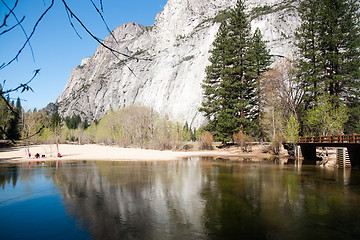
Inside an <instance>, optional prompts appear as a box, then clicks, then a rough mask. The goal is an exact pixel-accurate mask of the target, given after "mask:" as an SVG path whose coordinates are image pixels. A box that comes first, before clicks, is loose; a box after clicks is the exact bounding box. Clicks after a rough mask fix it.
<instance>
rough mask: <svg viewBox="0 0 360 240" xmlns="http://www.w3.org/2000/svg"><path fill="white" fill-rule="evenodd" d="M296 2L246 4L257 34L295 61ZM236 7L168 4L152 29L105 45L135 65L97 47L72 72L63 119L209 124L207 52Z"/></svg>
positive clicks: (119, 34) (126, 30) (135, 28)
mask: <svg viewBox="0 0 360 240" xmlns="http://www.w3.org/2000/svg"><path fill="white" fill-rule="evenodd" d="M296 2H297V1H294V0H267V1H260V0H247V1H245V3H246V6H247V11H248V12H249V14H250V17H251V25H252V30H255V29H256V28H257V27H259V28H260V30H261V32H262V34H263V37H264V39H265V40H267V41H268V47H269V49H270V53H271V54H272V55H274V56H277V57H289V58H291V57H292V56H293V54H294V45H293V42H294V30H295V29H296V28H297V27H298V26H299V24H300V18H299V16H298V13H297V8H296ZM235 3H236V0H192V1H189V0H188V1H184V0H168V3H167V4H166V6H165V7H164V10H163V11H162V12H160V13H159V14H158V15H157V17H156V20H155V23H154V24H153V25H152V26H149V27H145V26H142V25H140V24H137V23H133V22H131V23H127V24H123V25H121V26H119V27H117V28H116V29H115V30H114V31H113V33H112V35H113V36H114V37H115V38H116V41H115V40H114V38H113V36H111V35H109V36H108V37H107V38H106V39H105V40H104V41H105V43H106V44H107V45H109V46H110V47H111V48H113V49H116V50H117V51H119V52H122V53H125V54H127V55H129V56H133V57H132V58H128V59H127V58H122V59H118V58H116V57H115V56H114V55H113V54H112V53H110V52H109V51H108V50H107V49H105V48H103V47H102V46H99V47H98V49H97V50H96V52H95V53H94V55H93V56H91V57H89V58H85V59H83V60H82V62H81V65H80V66H77V67H75V68H74V69H73V71H72V72H71V74H70V77H69V79H68V82H67V84H66V86H65V88H64V90H63V92H62V93H61V95H60V96H59V97H58V99H57V101H56V102H57V105H58V106H59V112H60V114H61V115H62V116H72V115H73V114H77V115H80V116H81V117H82V118H83V119H87V120H88V121H92V120H94V119H99V118H101V117H102V116H103V115H105V114H106V113H107V112H108V111H109V110H111V109H113V110H116V109H119V108H121V107H123V106H129V105H133V104H136V105H143V106H149V107H151V108H153V109H155V110H156V111H157V112H159V113H161V114H168V115H169V116H170V117H171V118H172V119H175V120H177V121H179V122H183V123H185V122H187V123H188V124H189V125H191V126H193V127H198V126H200V125H201V124H203V123H204V121H205V119H204V117H203V116H202V115H201V113H199V112H198V108H199V107H200V106H201V101H202V88H201V83H202V80H203V79H204V78H205V68H206V66H207V65H209V61H208V58H209V56H210V54H209V50H210V49H211V47H212V42H213V40H214V38H215V36H216V33H217V30H218V28H219V26H220V22H221V20H222V19H224V18H226V17H227V15H226V10H228V9H229V8H230V7H232V6H234V5H235Z"/></svg>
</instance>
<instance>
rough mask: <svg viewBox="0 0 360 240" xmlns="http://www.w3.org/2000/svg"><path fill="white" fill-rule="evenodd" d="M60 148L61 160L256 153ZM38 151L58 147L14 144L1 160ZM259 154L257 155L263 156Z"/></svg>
mask: <svg viewBox="0 0 360 240" xmlns="http://www.w3.org/2000/svg"><path fill="white" fill-rule="evenodd" d="M28 150H29V151H30V153H31V155H32V156H31V158H29V156H28V153H27V152H28ZM59 151H60V153H61V154H62V158H61V159H62V160H110V161H121V160H125V161H126V160H131V161H137V160H142V161H165V160H176V159H180V158H185V157H193V156H214V157H244V156H245V157H246V156H247V157H254V156H257V157H259V156H258V154H256V153H250V154H246V153H241V152H240V151H236V150H217V151H196V152H195V151H194V152H193V151H189V152H182V151H158V150H146V149H136V148H120V147H114V146H102V145H92V144H91V145H71V144H61V145H59ZM36 153H39V154H40V156H41V155H45V158H41V159H40V160H44V161H46V160H56V159H58V158H57V148H56V145H36V146H30V147H29V148H27V147H13V148H3V149H0V162H24V161H37V160H38V159H35V157H34V155H35V154H36ZM266 156H267V155H262V156H260V157H266Z"/></svg>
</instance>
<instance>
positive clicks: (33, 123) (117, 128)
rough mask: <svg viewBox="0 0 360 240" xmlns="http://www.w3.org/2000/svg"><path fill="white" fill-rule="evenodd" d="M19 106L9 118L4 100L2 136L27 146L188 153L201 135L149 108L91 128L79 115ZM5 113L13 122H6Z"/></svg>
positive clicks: (126, 111) (114, 114) (113, 115)
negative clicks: (68, 145)
mask: <svg viewBox="0 0 360 240" xmlns="http://www.w3.org/2000/svg"><path fill="white" fill-rule="evenodd" d="M18 103H20V101H17V104H16V106H15V105H14V103H10V105H13V106H15V107H16V108H15V109H16V114H10V115H9V114H8V113H9V112H10V111H9V110H8V107H7V106H6V107H5V105H4V101H3V100H1V99H0V114H1V116H0V119H1V120H6V122H4V121H2V122H0V124H1V128H2V129H5V134H4V133H3V134H1V135H0V136H1V139H11V140H13V141H17V140H21V143H23V144H24V145H31V144H42V143H49V144H57V145H58V144H59V143H77V144H91V143H99V144H110V145H112V144H116V145H119V146H122V147H140V148H153V149H162V150H164V149H184V148H185V149H186V148H190V147H191V146H188V145H187V144H186V143H187V142H189V141H192V140H195V139H196V138H197V134H199V133H198V132H197V131H195V130H193V129H191V128H190V127H189V126H188V124H187V123H185V124H180V123H175V122H173V121H171V120H170V119H169V117H168V116H160V115H159V114H157V113H155V112H154V111H153V110H152V109H150V108H148V107H142V106H130V107H126V108H122V109H120V110H118V111H110V112H109V113H108V114H106V115H105V116H104V117H103V118H101V119H100V120H99V121H94V122H93V123H92V124H91V125H89V124H88V123H87V121H86V120H84V121H82V120H81V119H80V117H79V116H77V115H74V116H72V117H66V118H65V119H62V118H61V117H60V116H59V113H58V111H54V112H52V113H51V112H49V111H47V109H46V108H45V109H41V110H39V111H37V110H36V109H34V110H29V111H27V112H25V111H24V109H23V108H22V107H21V106H20V105H18ZM4 111H5V112H6V113H5V112H4ZM4 113H5V114H7V115H6V116H9V117H10V119H5V118H3V116H4ZM12 122H17V124H12ZM14 126H15V127H14ZM1 139H0V140H1Z"/></svg>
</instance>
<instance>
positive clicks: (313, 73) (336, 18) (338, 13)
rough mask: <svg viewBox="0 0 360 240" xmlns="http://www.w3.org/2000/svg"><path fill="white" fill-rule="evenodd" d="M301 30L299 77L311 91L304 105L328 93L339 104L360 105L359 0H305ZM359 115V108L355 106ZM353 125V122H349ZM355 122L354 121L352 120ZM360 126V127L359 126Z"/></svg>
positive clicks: (311, 106) (310, 103)
mask: <svg viewBox="0 0 360 240" xmlns="http://www.w3.org/2000/svg"><path fill="white" fill-rule="evenodd" d="M300 13H301V19H302V25H301V27H300V28H299V29H298V33H297V46H298V48H299V54H300V59H299V61H298V62H299V66H298V67H299V80H300V83H301V86H302V87H303V89H304V90H305V91H306V93H307V95H306V96H307V98H306V99H305V102H304V104H305V106H304V109H309V108H313V106H314V102H315V98H316V96H318V95H322V94H327V95H329V96H330V98H331V101H333V102H334V103H335V105H336V106H339V105H341V104H344V103H345V104H346V105H347V106H348V107H350V108H353V107H352V106H357V104H358V103H360V101H359V87H360V31H359V27H360V25H359V19H360V18H359V16H360V15H359V3H358V1H356V0H320V1H315V0H303V1H302V2H301V4H300ZM352 110H353V111H352V112H353V114H352V115H353V117H351V116H350V118H349V119H350V121H353V119H354V117H355V118H357V120H355V122H354V123H356V122H358V121H359V120H360V119H359V114H356V108H355V109H354V108H353V109H352ZM347 125H349V126H350V125H351V124H347ZM352 125H354V124H352ZM358 130H360V129H358Z"/></svg>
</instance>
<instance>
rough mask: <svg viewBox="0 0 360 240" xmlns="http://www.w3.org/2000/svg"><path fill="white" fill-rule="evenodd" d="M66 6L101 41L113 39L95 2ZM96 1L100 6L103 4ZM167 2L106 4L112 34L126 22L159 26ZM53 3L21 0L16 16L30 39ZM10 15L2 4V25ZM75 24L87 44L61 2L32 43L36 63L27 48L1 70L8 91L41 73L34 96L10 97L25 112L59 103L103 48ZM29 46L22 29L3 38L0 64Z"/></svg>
mask: <svg viewBox="0 0 360 240" xmlns="http://www.w3.org/2000/svg"><path fill="white" fill-rule="evenodd" d="M4 2H5V3H6V4H7V5H8V6H9V7H11V8H12V7H13V5H14V2H15V0H4ZM66 2H67V3H68V5H69V6H70V8H71V9H72V10H73V11H74V13H75V14H77V15H78V16H79V17H80V18H81V20H82V21H83V23H85V25H86V26H87V27H88V28H89V30H91V31H92V33H93V34H94V35H96V36H97V37H99V38H101V39H104V38H105V37H106V36H107V35H109V32H108V31H107V29H106V27H105V25H104V23H103V22H102V20H101V18H100V16H99V15H98V13H97V12H96V10H95V9H94V7H93V6H92V3H91V0H66ZM93 2H94V3H95V4H96V5H97V6H99V7H100V0H93ZM166 2H167V0H102V3H103V8H104V11H103V13H102V14H103V16H104V18H105V20H106V22H107V24H108V26H109V28H110V30H111V31H112V30H114V29H115V28H116V27H117V26H120V25H121V24H123V23H127V22H137V23H140V24H142V25H145V26H150V25H152V24H153V23H154V20H155V16H156V14H157V13H159V12H160V11H162V10H163V8H164V6H165V4H166ZM50 4H51V0H19V3H18V7H17V8H15V11H14V12H15V14H16V15H17V17H18V19H19V20H20V19H22V17H23V16H25V20H24V22H23V26H24V28H25V31H26V32H27V34H28V35H29V34H30V33H31V31H32V27H33V25H34V23H35V21H36V20H37V19H38V18H39V16H40V15H41V14H42V12H43V11H44V10H45V9H46V8H47V7H49V6H50ZM7 12H8V11H7V9H6V7H5V6H4V4H3V3H2V2H1V1H0V25H1V24H2V23H3V19H4V16H5V14H6V13H7ZM7 23H8V25H9V26H11V25H13V24H14V23H15V20H14V18H13V17H12V16H11V17H9V20H8V22H7ZM73 23H74V25H75V27H76V29H77V30H78V32H79V34H80V36H81V37H82V39H80V38H79V37H78V36H77V35H76V33H75V32H74V30H73V28H72V27H71V25H70V23H69V21H68V17H67V14H66V11H65V8H64V6H63V4H62V1H61V0H55V3H54V6H53V8H52V9H51V10H50V11H49V12H48V13H47V15H46V16H45V17H44V19H43V20H42V21H41V22H40V24H39V25H38V27H37V29H36V32H35V34H34V36H33V37H32V39H31V40H30V43H31V46H32V48H33V51H34V57H35V61H34V60H33V57H32V54H31V51H30V48H29V47H28V46H27V47H26V48H25V49H24V51H23V52H22V53H21V55H20V57H19V58H18V61H15V62H13V63H12V64H11V65H10V66H8V67H6V68H4V69H2V70H0V82H1V84H2V85H3V81H4V80H6V82H5V88H7V89H9V88H14V87H16V86H18V85H19V84H20V83H25V82H26V81H28V80H29V79H30V78H31V77H32V75H33V71H34V70H35V69H41V70H40V74H39V75H38V76H37V77H36V78H35V79H34V80H33V82H32V83H31V84H30V86H31V87H32V88H33V90H34V92H25V93H22V94H20V93H12V94H11V95H10V97H11V98H12V99H16V98H17V97H18V96H20V98H21V99H23V100H24V101H22V105H23V107H24V108H25V109H26V110H28V109H32V108H37V109H40V108H43V107H45V106H46V105H47V104H48V103H49V102H55V100H56V98H57V97H58V96H59V95H60V93H61V91H62V90H63V88H64V86H65V84H66V82H67V79H68V77H69V75H70V72H71V70H72V69H73V68H74V67H76V66H77V65H80V63H81V59H83V58H85V57H89V56H91V55H93V53H94V52H95V50H96V48H97V47H98V43H97V42H96V41H95V40H93V39H92V38H91V37H90V36H89V35H88V34H87V33H86V32H85V31H84V30H83V29H82V28H81V26H80V25H79V24H77V23H76V21H75V20H73ZM5 29H6V28H5V27H3V28H1V29H0V33H1V32H2V31H4V30H5ZM24 42H25V36H24V34H23V32H22V31H21V28H20V27H17V28H15V29H14V30H12V31H11V32H9V33H6V34H3V35H0V65H1V64H2V63H7V62H8V61H10V60H11V59H12V58H13V57H14V56H15V55H16V54H17V52H18V50H19V49H20V48H21V46H22V45H23V44H24Z"/></svg>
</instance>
